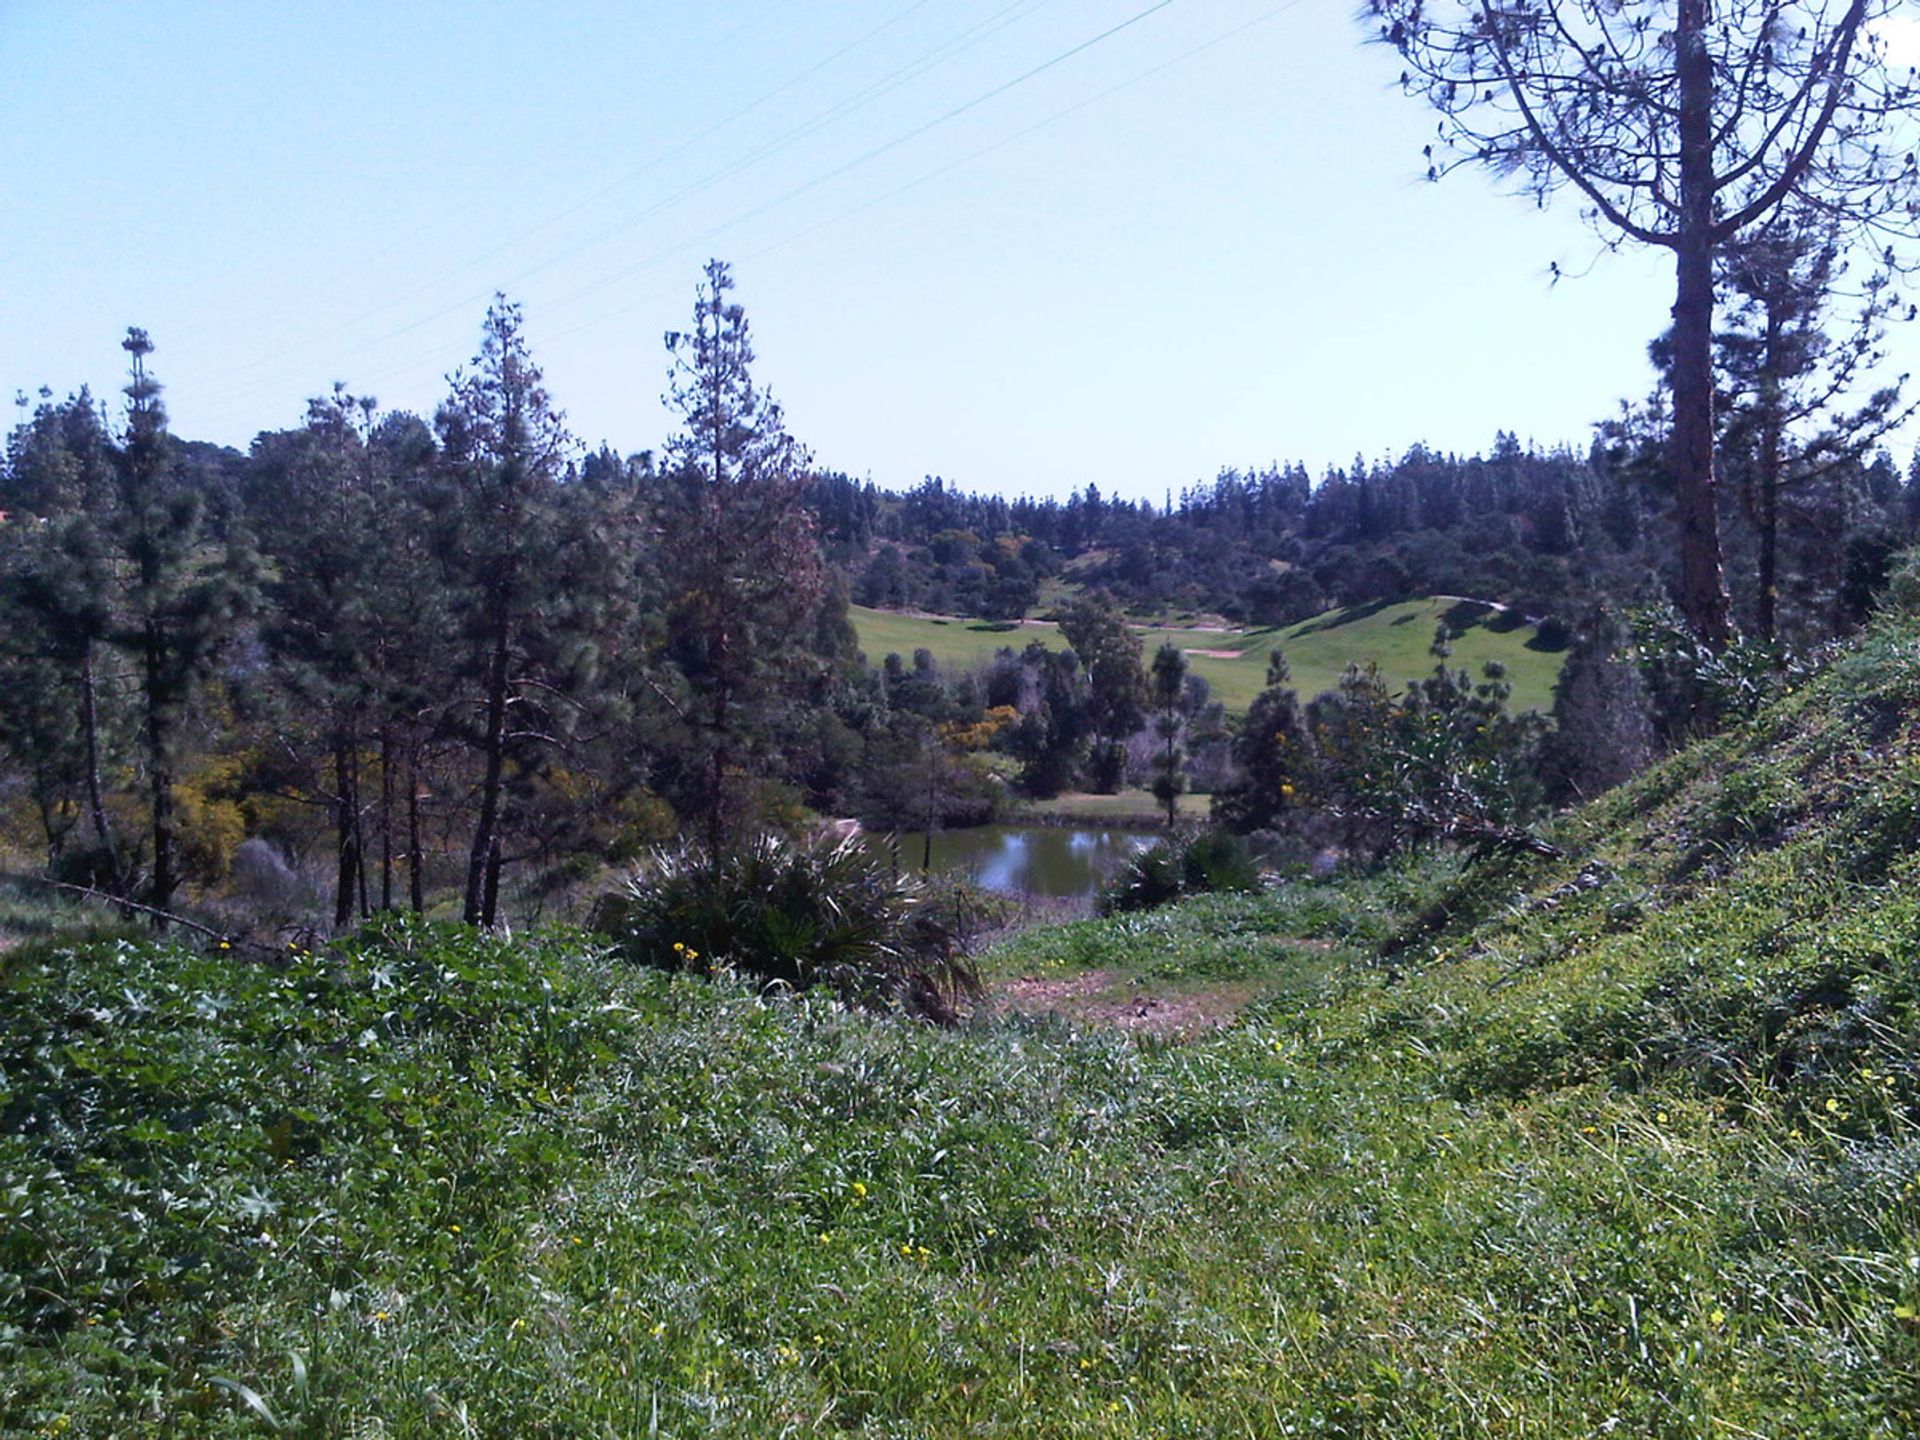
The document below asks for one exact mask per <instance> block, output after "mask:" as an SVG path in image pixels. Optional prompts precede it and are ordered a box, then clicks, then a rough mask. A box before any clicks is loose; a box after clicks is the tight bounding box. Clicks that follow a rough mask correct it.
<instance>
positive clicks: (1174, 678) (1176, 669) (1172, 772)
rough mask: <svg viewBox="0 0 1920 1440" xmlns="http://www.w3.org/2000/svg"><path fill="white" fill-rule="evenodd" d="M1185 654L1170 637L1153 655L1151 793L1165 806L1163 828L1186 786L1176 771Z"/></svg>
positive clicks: (1172, 821) (1176, 810) (1169, 822)
mask: <svg viewBox="0 0 1920 1440" xmlns="http://www.w3.org/2000/svg"><path fill="white" fill-rule="evenodd" d="M1186 682H1187V656H1186V652H1185V651H1183V650H1182V649H1181V648H1180V647H1179V646H1178V645H1176V644H1174V643H1173V642H1172V641H1171V640H1167V641H1163V642H1162V643H1161V646H1160V648H1159V649H1158V650H1156V651H1154V654H1153V703H1154V708H1155V709H1156V710H1158V711H1159V714H1158V715H1157V716H1156V717H1155V719H1154V728H1155V730H1156V731H1157V732H1158V733H1159V736H1160V742H1161V751H1160V769H1159V773H1158V774H1156V775H1155V776H1154V777H1153V796H1154V798H1155V799H1156V800H1158V801H1159V802H1160V803H1161V804H1162V805H1164V806H1166V807H1167V828H1168V829H1172V828H1173V826H1174V824H1175V823H1176V822H1177V821H1178V820H1179V818H1180V815H1179V805H1180V794H1181V792H1182V791H1184V790H1185V789H1186V788H1187V783H1186V776H1185V775H1183V774H1182V773H1181V770H1180V760H1181V755H1180V702H1181V700H1182V698H1183V696H1184V694H1185V691H1186Z"/></svg>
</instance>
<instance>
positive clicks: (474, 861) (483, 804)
mask: <svg viewBox="0 0 1920 1440" xmlns="http://www.w3.org/2000/svg"><path fill="white" fill-rule="evenodd" d="M506 733H507V620H506V616H505V615H504V614H502V615H500V616H499V617H498V619H497V620H496V622H495V627H494V641H493V658H492V660H491V662H490V663H489V664H488V666H487V739H486V764H487V769H486V775H485V778H484V779H483V780H482V781H481V786H480V820H479V823H478V824H477V825H475V826H474V831H473V848H472V849H471V850H469V851H468V853H467V896H466V908H465V911H464V918H465V919H466V922H467V924H469V925H479V924H483V923H486V922H485V921H483V919H482V916H483V915H485V913H486V909H487V905H486V890H487V871H488V865H489V858H490V857H491V856H492V855H493V854H494V851H495V848H496V846H497V844H498V838H497V835H496V831H497V829H498V827H499V824H500V779H501V774H502V772H503V770H504V767H505V760H506Z"/></svg>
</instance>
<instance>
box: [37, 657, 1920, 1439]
mask: <svg viewBox="0 0 1920 1440" xmlns="http://www.w3.org/2000/svg"><path fill="white" fill-rule="evenodd" d="M1916 837H1920V646H1917V645H1916V636H1915V635H1914V634H1913V633H1911V632H1902V631H1888V632H1886V633H1883V634H1882V635H1880V636H1879V637H1877V638H1876V639H1875V640H1873V641H1872V642H1871V643H1870V644H1869V645H1868V646H1867V647H1866V648H1865V649H1864V650H1863V651H1862V652H1861V653H1860V654H1859V655H1857V656H1855V657H1853V658H1851V659H1849V660H1847V661H1844V662H1842V664H1841V665H1840V666H1838V667H1837V668H1836V669H1835V670H1834V671H1833V672H1832V673H1831V674H1829V675H1828V676H1826V677H1824V678H1823V679H1822V680H1820V681H1819V682H1817V683H1816V684H1815V685H1813V686H1811V687H1809V688H1808V689H1807V690H1805V691H1803V692H1802V693H1801V694H1799V695H1798V696H1796V697H1795V698H1794V699H1792V700H1791V701H1789V702H1788V703H1787V704H1786V705H1785V706H1783V707H1780V708H1779V709H1776V710H1775V711H1773V712H1771V713H1770V714H1769V715H1767V716H1766V717H1764V718H1763V719H1762V720H1761V721H1759V722H1757V723H1756V724H1755V725H1753V726H1752V727H1750V728H1749V729H1748V730H1746V731H1744V732H1742V733H1739V734H1734V735H1730V736H1727V737H1724V738H1723V739H1721V740H1717V741H1715V742H1712V743H1711V744H1709V745H1707V746H1704V747H1701V748H1699V749H1697V750H1695V751H1693V752H1690V753H1689V754H1687V755H1685V756H1683V757H1681V758H1680V759H1678V760H1676V761H1675V762H1672V763H1670V764H1668V765H1667V766H1664V767H1662V768H1661V769H1660V770H1658V771H1656V772H1654V773H1653V774H1651V775H1649V776H1647V777H1645V778H1644V779H1642V780H1641V781H1639V782H1637V783H1636V784H1635V785H1633V786H1631V787H1629V788H1628V789H1627V790H1625V791H1624V792H1622V793H1620V794H1618V795H1616V796H1613V797H1610V798H1609V799H1607V800H1605V801H1603V802H1602V803H1601V804H1600V805H1598V806H1596V807H1593V808H1590V809H1589V810H1587V811H1585V812H1583V813H1582V814H1580V815H1578V816H1576V817H1574V818H1573V819H1572V820H1570V821H1569V822H1568V823H1567V824H1566V826H1565V827H1564V829H1563V832H1562V835H1561V837H1560V838H1561V839H1562V841H1563V843H1564V844H1565V845H1566V847H1567V849H1568V852H1569V853H1568V855H1567V856H1566V857H1565V858H1564V859H1562V860H1557V861H1541V862H1536V861H1528V862H1525V863H1524V864H1522V863H1520V862H1514V863H1513V864H1511V865H1506V866H1495V867H1493V868H1485V867H1483V868H1481V869H1478V870H1472V871H1462V870H1460V868H1459V867H1458V866H1457V865H1455V864H1445V863H1428V864H1426V865H1424V866H1420V867H1414V868H1410V869H1408V870H1405V871H1402V872H1397V873H1394V874H1389V875H1387V876H1385V877H1382V878H1381V879H1379V880H1376V881H1372V882H1368V883H1348V884H1346V885H1343V886H1337V887H1335V886H1329V887H1300V888H1295V889H1290V890H1287V891H1283V892H1280V893H1278V894H1275V895H1271V896H1266V897H1257V898H1235V899H1227V898H1211V899H1206V900H1202V901H1198V902H1194V903H1191V904H1189V905H1186V906H1182V907H1178V908H1176V909H1173V910H1169V911H1165V912H1160V913H1157V914H1153V915H1147V916H1134V917H1124V918H1120V919H1116V920H1112V921H1101V922H1082V923H1080V924H1076V925H1074V926H1070V927H1066V928H1064V929H1061V930H1055V931H1051V932H1036V933H1033V934H1030V935H1028V936H1025V937H1022V938H1021V939H1020V940H1018V941H1016V942H1014V943H1013V944H1012V945H1011V946H1010V947H1009V948H1008V949H1006V950H1004V951H1002V952H1000V953H999V954H997V955H995V956H993V957H990V964H991V965H992V966H993V968H995V969H996V970H998V971H1001V972H1003V973H1034V972H1040V973H1050V972H1052V973H1058V972H1069V971H1072V970H1075V969H1081V968H1100V969H1105V970H1111V971H1114V972H1117V973H1120V974H1124V975H1131V976H1135V977H1138V978H1139V979H1140V980H1141V981H1142V982H1143V983H1147V982H1151V983H1157V984H1164V985H1169V986H1186V985H1199V984H1207V983H1239V982H1242V981H1248V980H1257V981H1259V982H1260V984H1261V987H1262V988H1263V989H1265V990H1266V991H1267V992H1268V993H1269V994H1270V995H1271V996H1272V997H1274V998H1270V999H1268V1000H1266V1001H1264V1002H1261V1003H1258V1004H1256V1005H1255V1006H1254V1008H1253V1009H1252V1010H1251V1011H1250V1012H1249V1013H1248V1014H1247V1016H1246V1017H1245V1018H1244V1019H1243V1021H1242V1022H1241V1023H1240V1024H1239V1025H1237V1026H1236V1027H1234V1028H1232V1029H1231V1030H1228V1031H1226V1032H1223V1033H1221V1034H1218V1035H1216V1036H1213V1037H1210V1038H1208V1039H1206V1040H1204V1041H1201V1042H1198V1043H1195V1044H1191V1045H1185V1046H1163V1045H1158V1044H1152V1043H1144V1044H1143V1043H1138V1042H1136V1041H1133V1040H1131V1039H1128V1038H1126V1037H1123V1036H1120V1035H1116V1034H1108V1033H1075V1032H1072V1031H1068V1030H1064V1029H1060V1028H1056V1027H1049V1026H1043V1025H1034V1024H1030V1023H1022V1022H1012V1023H1006V1022H1002V1023H980V1024H976V1025H973V1026H969V1027H966V1028H963V1029H961V1030H959V1031H954V1032H946V1033H941V1032H934V1031H930V1030H926V1029H923V1028H918V1027H912V1026H906V1025H899V1024H888V1023H884V1022H875V1021H869V1020H865V1019H861V1018H859V1017H856V1016H851V1015H848V1014H845V1013H844V1012H841V1011H839V1010H837V1009H835V1008H833V1007H830V1006H825V1005H821V1004H818V1003H805V1004H774V1005H765V1004H762V1003H760V1002H758V1001H756V1000H755V999H753V998H752V997H750V996H748V995H746V994H743V993H740V992H737V991H732V990H728V989H726V988H724V987H705V986H702V985H699V984H697V983H694V982H687V981H676V980H671V979H668V978H665V977H659V976H653V975H644V974H642V975H635V974H620V973H615V972H612V971H610V970H608V969H606V968H605V967H604V966H603V965H601V964H600V963H599V962H597V961H594V960H593V959H591V958H590V957H588V956H583V955H581V954H578V953H575V952H576V951H577V946H569V945H557V946H556V945H549V946H546V947H538V946H526V945H520V946H515V945H510V944H507V943H504V942H487V943H486V944H484V945H483V946H481V947H480V948H479V949H477V950H476V949H475V948H474V942H472V941H467V940H459V939H456V938H453V937H452V936H451V934H450V932H402V933H401V934H400V935H398V936H396V937H394V938H393V939H391V940H389V941H388V942H385V943H382V944H379V945H374V946H370V947H368V948H366V949H365V950H364V951H362V952H359V953H343V954H342V955H340V956H338V957H335V958H333V959H331V960H328V961H324V962H320V961H316V962H307V961H305V960H301V961H299V962H298V963H297V965H296V968H294V969H293V970H291V971H289V972H288V973H287V974H286V975H282V974H279V973H277V972H273V971H264V970H259V969H236V968H235V967H234V966H233V965H232V964H231V963H229V962H227V961H225V960H223V959H220V958H218V957H215V958H212V959H197V958H194V957H190V956H186V955H183V954H171V953H165V952H161V953H154V952H147V951H138V950H132V951H127V950H120V951H112V952H107V953H99V954H95V955H91V956H88V955H84V954H83V955H81V956H79V957H77V958H76V957H65V958H62V957H61V956H59V955H58V954H57V953H56V954H54V955H53V956H52V957H51V958H47V952H45V951H41V952H39V956H40V958H36V957H35V954H34V952H32V950H31V948H30V947H23V948H22V949H21V950H18V951H15V952H14V953H13V955H12V956H11V957H9V959H10V962H11V963H12V965H13V966H14V967H15V968H14V972H13V974H12V976H11V978H10V979H9V981H8V983H7V984H6V985H5V986H4V987H0V1059H4V1062H5V1075H6V1077H7V1082H8V1085H9V1087H10V1088H9V1090H8V1091H7V1092H6V1093H5V1094H4V1095H0V1111H3V1112H4V1114H5V1115H6V1117H7V1121H8V1124H7V1125H6V1127H5V1129H4V1132H0V1173H4V1174H5V1176H6V1177H7V1181H8V1183H7V1185H6V1186H4V1187H0V1429H5V1430H7V1431H8V1432H9V1433H22V1434H51V1433H60V1432H61V1430H62V1429H63V1428H65V1427H67V1426H69V1425H70V1426H71V1428H72V1430H73V1433H76V1434H91V1433H101V1434H104V1433H108V1431H109V1429H111V1430H112V1432H113V1433H116V1434H120V1435H156V1436H157V1435H193V1434H211V1433H220V1434H236V1435H237V1434H246V1433H261V1430H262V1427H261V1425H260V1423H259V1422H258V1420H257V1418H256V1417H255V1416H254V1415H253V1414H252V1413H251V1412H250V1411H249V1410H248V1408H247V1404H246V1402H245V1400H244V1397H242V1396H239V1395H237V1394H236V1393H235V1392H233V1391H230V1390H224V1389H221V1388H219V1387H216V1386H210V1385H209V1383H208V1382H209V1377H215V1376H218V1377H227V1378H231V1379H233V1380H236V1381H239V1382H242V1383H244V1384H246V1385H248V1386H249V1387H251V1388H252V1389H253V1390H255V1391H257V1392H258V1393H259V1395H260V1396H261V1397H262V1402H263V1403H264V1404H266V1405H269V1406H271V1407H272V1408H273V1409H274V1411H275V1413H276V1415H277V1416H278V1418H279V1419H280V1420H282V1421H283V1422H285V1423H286V1424H287V1425H288V1428H289V1429H291V1430H293V1431H294V1432H296V1433H303V1434H311V1435H321V1434H327V1435H333V1434H347V1433H362V1434H367V1433H381V1434H386V1435H394V1436H400V1435H428V1434H444V1433H471V1434H483V1435H501V1436H506V1435H530V1436H537V1435H553V1436H561V1435H580V1434H603V1433H613V1434H645V1433H648V1431H649V1428H650V1427H651V1426H653V1425H654V1424H655V1423H656V1422H657V1427H658V1433H660V1434H663V1435H691V1434H701V1435H706V1434H723V1435H742V1436H745V1435H756V1436H757V1435H771V1434H778V1433H818V1432H821V1431H826V1430H832V1429H843V1430H846V1431H848V1432H849V1433H856V1434H870V1435H889V1436H918V1435H928V1436H946V1435H959V1434H979V1435H1006V1436H1014V1435H1019V1436H1056V1435H1057V1436H1067V1435H1072V1436H1099V1435H1138V1436H1162V1435H1213V1434H1221V1435H1226V1434H1232V1435H1256V1436H1266V1435H1275V1436H1278V1435H1285V1434H1324V1435H1345V1436H1369V1437H1382V1440H1385V1437H1390V1436H1391V1437H1403V1436H1410V1437H1428V1436H1431V1437H1439V1436H1468V1435H1483V1434H1491V1435H1510V1436H1521V1435H1529V1436H1532V1435H1539V1436H1557V1435H1593V1434H1600V1433H1607V1434H1617V1435H1634V1436H1675V1437H1678V1436H1688V1437H1693V1436H1701V1437H1704V1436H1729V1435H1743V1434H1744V1435H1755V1434H1758V1435H1766V1436H1787V1435H1792V1436H1828V1437H1835V1440H1838V1437H1843V1436H1844V1437H1856V1436H1871V1435H1888V1436H1892V1435H1904V1434H1911V1433H1914V1432H1915V1430H1916V1428H1917V1427H1920V1328H1917V1327H1920V1318H1916V1317H1917V1316H1920V1204H1917V1202H1916V1197H1915V1184H1916V1179H1917V1177H1920V1131H1916V1128H1915V1124H1914V1121H1915V1118H1916V1114H1917V1113H1920V1073H1917V1065H1920V1062H1916V1059H1915V1057H1916V1055H1920V993H1917V992H1920V889H1917V888H1916V884H1915V882H1916V880H1920V855H1916V854H1915V853H1914V848H1915V847H1914V840H1915V839H1916ZM1436 899H1443V900H1444V901H1445V903H1444V904H1436V903H1434V902H1435V901H1436ZM1416 913H1418V914H1421V915H1422V916H1423V918H1422V920H1421V921H1420V922H1418V923H1416V922H1414V921H1413V920H1412V919H1411V917H1412V916H1413V915H1415V914H1416ZM1303 942H1304V943H1303ZM4 963H8V962H5V961H0V964H4ZM289 982H291V983H289ZM9 1277H13V1278H9ZM296 1354H297V1355H298V1356H299V1357H300V1362H301V1365H302V1366H303V1367H304V1374H305V1379H304V1380H302V1379H301V1378H300V1375H299V1372H297V1371H296V1367H295V1365H294V1363H293V1360H292V1359H291V1358H290V1357H292V1356H293V1355H296ZM61 1417H70V1419H69V1420H65V1421H63V1420H62V1418H61ZM109 1417H111V1423H109Z"/></svg>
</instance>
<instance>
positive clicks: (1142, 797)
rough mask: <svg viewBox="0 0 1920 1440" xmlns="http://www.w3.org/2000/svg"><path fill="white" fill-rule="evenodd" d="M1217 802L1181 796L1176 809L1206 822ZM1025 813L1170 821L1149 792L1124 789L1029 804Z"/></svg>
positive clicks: (1204, 797) (1070, 793)
mask: <svg viewBox="0 0 1920 1440" xmlns="http://www.w3.org/2000/svg"><path fill="white" fill-rule="evenodd" d="M1212 803H1213V797H1212V796H1211V795H1181V796H1179V797H1178V798H1177V799H1176V800H1175V801H1174V809H1175V810H1176V811H1177V812H1178V813H1179V814H1180V815H1181V816H1183V817H1184V818H1186V819H1189V820H1200V819H1204V818H1205V817H1206V814H1207V810H1208V807H1210V806H1211V805H1212ZM1024 808H1025V810H1027V811H1029V812H1031V813H1033V814H1035V815H1044V816H1047V817H1049V818H1067V817H1071V818H1073V819H1076V820H1105V821H1108V822H1109V823H1114V822H1128V823H1140V824H1152V825H1160V824H1164V823H1165V821H1166V814H1167V812H1166V808H1165V807H1164V806H1162V805H1161V803H1160V802H1159V801H1158V800H1156V799H1154V797H1153V796H1152V795H1151V794H1150V793H1148V792H1147V791H1145V790H1121V791H1118V792H1116V793H1114V794H1112V795H1090V794H1084V793H1082V792H1080V791H1068V792H1066V793H1065V794H1061V795H1055V796H1053V797H1052V798H1051V799H1047V800H1033V801H1029V802H1028V803H1027V805H1026V806H1025V807H1024Z"/></svg>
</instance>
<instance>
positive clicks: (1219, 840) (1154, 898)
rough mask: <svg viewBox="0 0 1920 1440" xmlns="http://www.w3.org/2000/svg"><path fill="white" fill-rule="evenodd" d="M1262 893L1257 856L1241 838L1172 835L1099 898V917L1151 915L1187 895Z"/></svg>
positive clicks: (1224, 834)
mask: <svg viewBox="0 0 1920 1440" xmlns="http://www.w3.org/2000/svg"><path fill="white" fill-rule="evenodd" d="M1259 888H1260V870H1259V867H1258V866H1257V865H1256V864H1255V863H1254V858H1253V851H1252V850H1251V849H1250V848H1249V847H1248V845H1247V842H1246V841H1245V840H1243V839H1241V838H1240V837H1239V836H1238V835H1234V834H1231V833H1229V832H1228V831H1225V830H1202V831H1200V832H1198V833H1197V834H1187V835H1173V836H1169V837H1167V838H1166V839H1164V840H1161V841H1159V842H1157V843H1156V844H1154V845H1153V846H1152V847H1151V848H1150V849H1147V850H1144V851H1142V852H1141V853H1140V854H1138V855H1136V856H1134V857H1133V858H1132V859H1131V860H1129V861H1128V862H1127V864H1126V867H1125V868H1124V869H1122V870H1121V871H1120V873H1119V874H1118V875H1116V876H1115V877H1114V878H1113V881H1112V883H1111V884H1109V885H1108V886H1107V888H1106V889H1105V890H1104V891H1102V892H1101V895H1100V913H1101V914H1103V915H1114V914H1119V913H1120V912H1122V911H1126V910H1151V909H1152V908H1153V907H1154V906H1156V905H1165V904H1168V903H1169V902H1171V901H1174V900H1178V899H1179V898H1180V897H1181V896H1183V895H1203V894H1211V893H1213V892H1215V891H1240V892H1252V891H1256V890H1258V889H1259Z"/></svg>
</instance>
